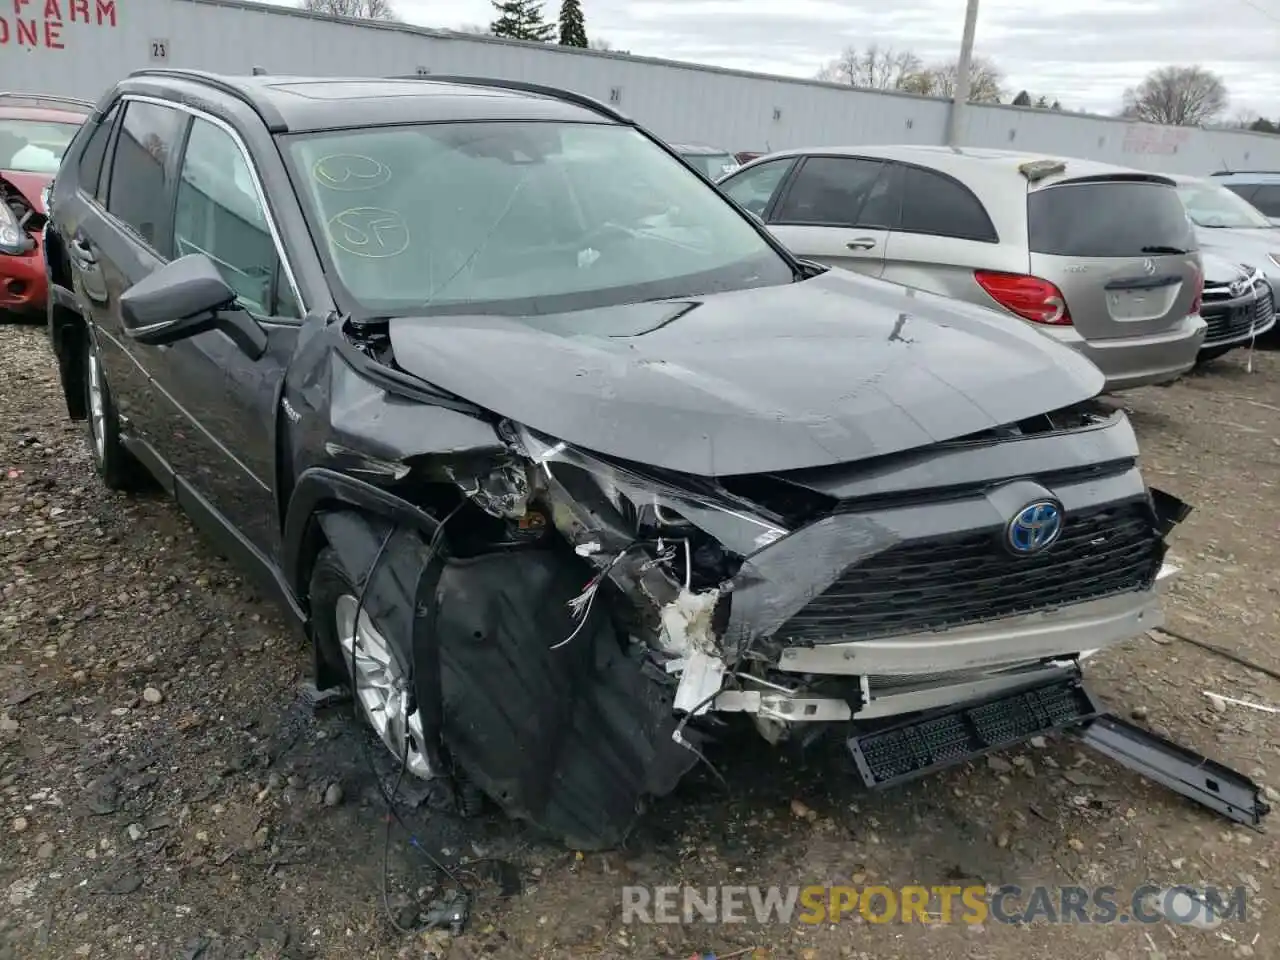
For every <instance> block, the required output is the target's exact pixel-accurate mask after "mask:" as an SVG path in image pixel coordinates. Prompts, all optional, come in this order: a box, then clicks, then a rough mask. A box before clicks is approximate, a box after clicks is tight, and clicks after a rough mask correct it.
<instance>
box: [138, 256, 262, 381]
mask: <svg viewBox="0 0 1280 960" xmlns="http://www.w3.org/2000/svg"><path fill="white" fill-rule="evenodd" d="M120 312H121V314H122V316H123V319H124V326H125V332H126V333H128V334H129V336H130V337H132V338H133V339H134V340H137V341H138V342H139V343H145V344H149V345H151V346H163V345H166V344H170V343H175V342H177V341H179V340H185V339H186V338H187V337H194V336H196V335H197V334H201V333H205V332H207V331H209V330H221V331H222V332H223V333H225V334H226V335H227V336H228V337H230V338H231V340H232V341H233V342H234V343H235V344H236V346H238V347H239V348H240V349H241V350H243V351H244V352H245V353H246V354H248V356H249V357H250V359H253V360H256V359H258V358H259V357H261V356H262V355H263V353H265V352H266V349H267V334H266V331H265V330H263V329H262V327H260V326H259V325H258V322H257V321H256V320H254V319H253V317H251V316H249V314H247V313H246V312H245V311H244V310H242V309H240V308H239V307H237V306H236V292H235V291H234V290H232V289H231V287H230V286H229V285H228V284H227V282H226V281H225V280H223V279H222V274H220V273H219V272H218V268H217V267H216V266H214V264H213V261H212V260H210V259H209V258H208V257H207V256H205V255H204V254H203V253H192V254H188V255H187V256H185V257H180V258H178V259H177V260H174V261H173V262H172V263H168V264H166V265H165V266H163V267H161V268H160V269H159V270H157V271H156V272H155V273H153V274H151V276H149V277H147V278H146V279H144V280H139V281H138V282H137V283H135V284H134V285H133V286H132V287H130V288H129V289H128V290H126V291H125V292H124V293H123V294H122V295H121V297H120Z"/></svg>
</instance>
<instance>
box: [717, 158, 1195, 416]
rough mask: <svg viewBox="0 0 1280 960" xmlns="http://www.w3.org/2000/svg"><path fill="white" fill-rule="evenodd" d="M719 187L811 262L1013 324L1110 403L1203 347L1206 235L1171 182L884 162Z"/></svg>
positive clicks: (1024, 163)
mask: <svg viewBox="0 0 1280 960" xmlns="http://www.w3.org/2000/svg"><path fill="white" fill-rule="evenodd" d="M719 183H720V187H721V189H723V190H724V191H725V192H726V193H727V194H728V195H729V196H730V197H732V198H733V199H734V200H736V201H737V202H738V203H739V204H741V205H742V206H744V207H746V208H747V209H748V210H749V211H751V212H752V213H754V214H756V215H757V216H758V217H760V218H761V219H763V220H764V222H765V223H766V224H767V225H768V227H769V229H770V230H771V231H772V232H773V233H774V234H775V235H776V236H777V237H778V238H779V239H780V240H781V241H782V242H783V243H784V244H786V245H787V246H788V247H789V248H790V249H791V250H792V251H793V252H794V253H796V254H797V255H799V256H801V257H805V258H808V259H811V260H816V261H819V262H821V263H826V264H829V265H831V266H835V267H843V268H845V269H849V270H857V271H858V272H860V273H864V274H867V275H869V276H872V277H879V278H882V279H884V280H891V281H893V282H895V283H900V284H904V285H906V286H911V287H917V288H920V289H922V290H929V291H932V292H934V293H939V294H943V295H945V296H949V297H955V298H957V299H960V300H966V301H968V302H970V303H977V304H981V305H983V306H987V307H993V308H996V309H1001V310H1004V311H1006V312H1007V313H1009V314H1011V315H1012V316H1015V317H1018V318H1021V319H1022V320H1025V321H1027V322H1029V323H1031V324H1033V325H1035V327H1036V328H1037V329H1039V330H1040V331H1042V332H1043V333H1045V334H1047V335H1048V336H1050V337H1052V338H1054V339H1055V340H1058V341H1060V342H1061V343H1064V344H1066V345H1067V346H1070V347H1072V348H1074V349H1075V350H1077V351H1079V352H1080V353H1082V354H1084V355H1085V356H1086V357H1088V358H1089V359H1090V360H1091V361H1093V363H1094V364H1096V365H1097V366H1098V367H1099V369H1101V370H1102V372H1103V373H1104V374H1105V375H1106V378H1107V389H1108V390H1113V391H1114V390H1122V389H1127V388H1130V387H1138V386H1143V385H1146V384H1153V383H1166V382H1169V381H1171V380H1175V379H1177V378H1178V377H1179V376H1180V375H1181V374H1183V373H1184V372H1186V371H1187V370H1188V369H1190V367H1191V366H1192V365H1193V364H1194V363H1195V359H1196V354H1197V352H1198V351H1199V349H1200V345H1201V343H1202V341H1203V339H1204V335H1205V322H1204V320H1202V319H1201V318H1200V316H1199V310H1200V298H1201V293H1202V290H1203V273H1202V269H1201V262H1200V254H1199V250H1198V247H1197V244H1196V238H1195V234H1194V231H1193V230H1192V227H1191V224H1190V223H1189V221H1188V220H1187V216H1186V213H1185V211H1184V209H1183V207H1182V203H1181V201H1180V200H1179V199H1178V194H1177V191H1176V189H1175V185H1174V181H1173V180H1172V179H1171V178H1169V177H1166V176H1162V175H1160V174H1153V173H1146V172H1142V171H1138V170H1129V169H1126V168H1123V167H1114V166H1110V165H1106V164H1100V163H1094V162H1092V161H1086V160H1074V159H1060V158H1043V157H1037V156H1032V155H1028V154H1023V153H1014V152H1010V151H1004V150H984V149H971V148H963V149H951V148H947V147H927V146H877V147H839V148H823V149H812V150H792V151H785V152H781V153H774V154H770V155H769V156H766V157H761V158H759V159H757V160H754V161H752V162H751V163H749V164H747V165H746V166H744V167H742V168H741V169H739V170H737V171H735V172H733V173H731V174H729V175H728V176H727V177H725V178H723V179H721V180H720V181H719Z"/></svg>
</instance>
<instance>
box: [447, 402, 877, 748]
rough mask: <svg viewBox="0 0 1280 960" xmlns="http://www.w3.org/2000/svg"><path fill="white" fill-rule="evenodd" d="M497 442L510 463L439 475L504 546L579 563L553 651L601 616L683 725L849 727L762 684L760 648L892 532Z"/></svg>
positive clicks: (511, 438) (785, 688)
mask: <svg viewBox="0 0 1280 960" xmlns="http://www.w3.org/2000/svg"><path fill="white" fill-rule="evenodd" d="M499 433H500V435H502V436H503V437H504V439H505V440H506V441H507V443H508V444H509V450H510V455H509V456H508V457H507V458H505V459H502V460H499V461H498V462H495V461H494V460H493V459H491V458H490V459H481V460H478V461H477V462H474V463H471V464H467V463H461V462H457V463H451V464H449V465H447V466H444V467H442V468H441V469H442V470H443V472H444V474H445V475H446V476H447V477H448V478H449V480H450V481H451V482H452V483H454V484H455V485H456V487H457V489H458V490H459V491H460V492H461V493H462V494H463V495H464V496H465V497H466V498H467V500H468V501H469V502H470V503H471V504H472V505H473V506H474V507H476V508H478V509H479V510H480V511H481V512H482V513H484V514H485V515H487V516H488V517H489V518H491V519H492V521H493V522H496V523H499V524H502V525H505V527H506V528H507V530H508V533H509V534H510V535H511V536H512V539H513V541H514V540H518V539H521V538H522V537H521V536H520V535H518V534H517V532H518V531H525V530H528V531H531V535H534V534H533V533H532V532H534V531H536V534H537V535H541V534H543V533H549V534H554V535H558V537H559V538H561V539H563V541H565V543H566V544H567V545H568V547H569V548H571V549H572V550H573V552H574V553H575V554H576V556H577V557H578V558H580V559H581V560H582V561H583V562H584V563H585V564H586V565H587V568H588V570H589V575H588V576H587V579H586V580H585V582H584V583H583V585H582V588H581V590H580V591H579V592H578V593H577V594H576V595H575V596H573V597H572V598H570V599H569V601H568V608H569V613H570V615H571V621H572V623H573V628H572V629H571V630H569V631H568V632H567V633H566V634H565V636H563V637H557V638H549V639H551V641H552V642H551V644H550V649H551V650H553V651H556V650H561V649H564V648H566V647H568V646H570V645H572V644H573V643H575V641H576V640H577V637H578V635H579V633H580V631H582V630H584V629H586V628H587V625H588V623H589V621H590V620H591V618H592V615H593V612H594V613H596V614H601V613H607V615H608V619H609V620H610V622H612V623H613V624H615V625H616V626H617V628H618V631H619V634H620V635H621V636H623V637H625V638H627V641H626V642H628V643H629V644H630V646H631V648H632V649H633V651H634V652H636V653H637V654H638V655H640V656H642V657H643V658H644V659H645V660H646V661H647V663H648V665H649V667H650V672H651V675H653V676H655V677H660V678H662V679H661V681H660V682H665V683H666V684H667V685H669V686H670V687H672V689H673V693H672V704H671V707H672V710H673V711H674V713H675V714H676V715H679V716H682V717H684V718H686V720H685V722H686V723H687V722H688V721H689V720H691V719H692V718H694V717H699V716H702V715H704V714H707V713H708V712H710V711H712V710H715V711H717V712H723V713H742V714H747V715H750V716H752V717H754V718H756V720H757V727H758V728H759V730H760V732H761V733H762V734H764V736H765V737H766V739H768V740H770V741H771V742H777V741H779V740H781V739H784V738H785V737H786V735H787V734H788V733H789V732H790V730H791V727H792V724H793V723H804V722H806V721H809V722H830V721H837V720H845V719H848V717H849V712H850V711H849V707H848V705H847V702H846V701H845V700H843V699H840V698H839V697H836V698H828V699H826V700H821V701H820V700H818V699H815V698H814V697H812V696H809V695H808V694H807V693H806V691H805V689H804V688H803V686H802V685H800V684H799V683H798V681H799V678H797V677H794V676H792V677H789V678H784V677H773V678H771V677H770V673H771V663H772V661H773V660H774V659H776V651H767V650H757V649H756V643H757V641H758V640H762V639H764V638H766V637H768V636H769V635H770V634H771V633H772V632H773V631H774V630H775V629H776V628H777V627H778V626H779V625H781V624H782V623H783V622H785V621H786V620H787V619H788V618H789V617H790V616H792V615H793V614H794V613H795V612H796V611H797V610H798V609H800V608H801V607H802V606H803V605H804V604H805V603H806V602H807V601H808V599H809V598H810V597H811V596H812V594H813V592H814V591H815V590H821V589H824V588H825V587H827V586H829V585H830V584H831V583H832V582H833V581H834V580H835V579H836V577H837V576H838V575H839V573H840V572H841V571H842V570H844V569H846V568H847V567H849V566H850V565H851V564H853V563H856V562H857V561H858V560H859V559H861V558H863V557H865V556H867V555H869V554H870V553H873V552H875V551H878V550H883V549H885V548H887V547H888V546H891V545H892V544H893V543H894V542H895V537H894V536H893V535H892V534H891V533H889V532H888V531H885V530H883V529H880V528H878V527H877V526H876V525H875V524H874V523H872V522H871V521H868V520H866V519H863V518H857V517H852V516H846V517H824V518H821V519H819V520H817V521H815V522H813V523H809V524H807V525H806V526H804V527H803V528H802V529H801V530H798V531H796V530H793V529H792V526H791V522H792V519H793V518H795V517H796V516H799V515H800V514H801V512H802V511H801V510H800V508H799V507H798V506H797V505H796V504H795V503H790V504H788V505H786V506H783V504H782V500H781V499H780V497H779V496H777V495H776V494H777V491H776V490H775V491H772V492H773V493H774V494H775V495H774V496H771V497H770V498H768V499H766V498H764V497H762V498H761V500H762V501H764V502H766V503H769V504H770V506H765V505H763V503H762V502H761V501H757V500H752V499H748V498H747V497H745V496H742V495H740V494H739V493H735V492H733V491H731V490H730V489H727V488H726V487H725V486H722V485H720V484H717V483H714V482H711V481H705V480H702V479H700V478H688V477H679V478H673V477H669V476H663V475H660V474H658V473H656V472H653V471H650V470H647V469H645V468H641V467H634V466H630V465H624V464H619V463H616V462H612V461H606V460H604V459H602V458H598V457H596V456H593V455H592V454H590V453H587V452H585V451H582V450H579V449H577V448H575V447H573V446H571V445H569V444H567V443H564V442H560V441H557V440H555V439H554V438H550V437H544V436H540V435H538V434H537V433H535V432H534V431H531V430H529V429H527V428H525V427H523V426H521V425H518V424H513V423H509V422H505V423H503V424H501V425H500V426H499ZM752 479H753V480H755V481H758V482H756V483H755V484H754V486H756V487H758V486H759V485H760V484H762V483H766V481H765V480H763V479H762V478H752ZM737 486H738V487H739V489H743V488H751V487H752V484H739V485H737ZM779 506H782V507H783V509H781V510H779V509H775V508H776V507H779ZM784 512H785V513H786V514H789V516H784V515H783V514H784ZM784 681H785V682H784ZM851 690H852V692H853V693H855V694H856V687H853V688H851ZM722 693H723V695H722ZM679 735H680V731H677V736H679Z"/></svg>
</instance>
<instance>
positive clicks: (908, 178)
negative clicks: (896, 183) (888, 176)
mask: <svg viewBox="0 0 1280 960" xmlns="http://www.w3.org/2000/svg"><path fill="white" fill-rule="evenodd" d="M898 229H900V230H902V231H903V232H904V233H924V234H929V235H930V236H935V237H956V238H958V239H961V240H982V241H985V242H987V243H996V242H997V241H998V238H997V237H996V229H995V227H994V226H992V224H991V218H990V217H988V216H987V211H986V210H985V209H984V208H983V206H982V202H981V201H980V200H979V199H978V198H977V197H975V196H974V195H973V193H972V191H970V190H969V188H968V187H966V186H964V185H963V184H961V183H959V182H958V181H956V180H952V179H951V178H950V177H945V176H943V175H942V174H940V173H934V172H933V171H931V170H922V169H920V168H919V167H906V168H905V170H904V171H903V189H902V223H901V225H900V226H899V228H898Z"/></svg>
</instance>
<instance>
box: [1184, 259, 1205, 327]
mask: <svg viewBox="0 0 1280 960" xmlns="http://www.w3.org/2000/svg"><path fill="white" fill-rule="evenodd" d="M1191 282H1192V283H1194V284H1195V285H1196V295H1195V299H1193V300H1192V301H1191V310H1190V312H1189V313H1188V314H1187V315H1188V316H1194V315H1195V314H1197V313H1199V312H1200V304H1201V303H1203V302H1204V274H1203V273H1201V272H1200V271H1199V270H1197V271H1196V276H1195V279H1194V280H1192V281H1191Z"/></svg>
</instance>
